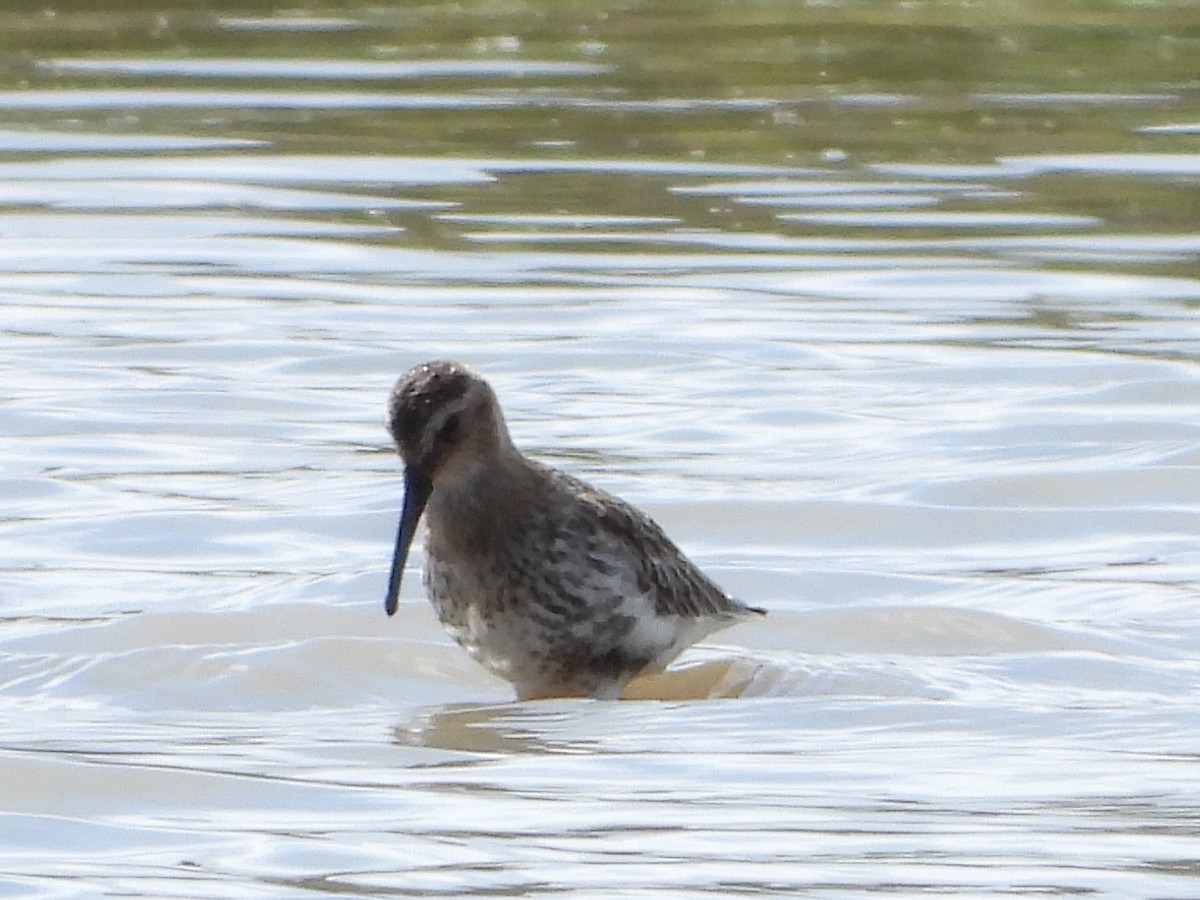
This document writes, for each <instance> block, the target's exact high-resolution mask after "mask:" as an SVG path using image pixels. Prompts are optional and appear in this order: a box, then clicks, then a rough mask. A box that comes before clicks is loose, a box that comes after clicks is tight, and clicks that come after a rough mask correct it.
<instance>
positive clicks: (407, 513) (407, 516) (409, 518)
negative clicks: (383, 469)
mask: <svg viewBox="0 0 1200 900" xmlns="http://www.w3.org/2000/svg"><path fill="white" fill-rule="evenodd" d="M432 490H433V483H432V482H431V481H430V480H429V479H428V478H427V477H426V476H425V475H424V474H423V473H422V472H420V471H418V470H417V469H416V468H414V467H413V466H409V467H408V468H406V469H405V470H404V504H403V505H402V506H401V508H400V530H399V531H398V532H397V533H396V549H395V550H394V551H393V553H392V574H391V575H389V576H388V591H387V598H386V599H385V600H384V601H383V608H384V609H386V610H387V614H388V615H389V616H393V615H395V614H396V605H397V604H398V603H399V602H400V581H401V579H402V578H403V577H404V562H405V560H407V559H408V548H409V547H411V546H412V542H413V537H414V536H415V535H416V533H417V523H418V522H419V521H421V513H422V512H424V511H425V504H426V502H428V500H429V492H430V491H432Z"/></svg>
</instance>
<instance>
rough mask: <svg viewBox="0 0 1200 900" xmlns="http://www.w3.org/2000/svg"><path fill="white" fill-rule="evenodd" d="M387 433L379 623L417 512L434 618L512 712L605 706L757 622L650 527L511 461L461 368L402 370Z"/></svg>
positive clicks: (542, 471)
mask: <svg viewBox="0 0 1200 900" xmlns="http://www.w3.org/2000/svg"><path fill="white" fill-rule="evenodd" d="M388 424H389V426H390V430H391V433H392V437H393V438H394V439H395V441H396V448H397V450H398V451H399V453H400V457H401V458H402V460H403V461H404V501H403V504H402V508H401V513H400V528H399V532H398V534H397V536H396V547H395V552H394V555H393V557H392V571H391V576H390V578H389V581H388V590H387V599H386V601H385V603H384V606H385V609H386V610H387V614H388V615H389V616H390V615H393V614H394V613H395V612H396V604H397V602H398V600H399V595H400V581H401V578H402V576H403V574H404V565H405V560H406V558H407V556H408V550H409V547H410V545H411V544H412V541H413V536H414V534H415V532H416V530H417V523H418V522H419V521H420V519H421V516H422V514H424V517H425V522H426V526H427V532H426V539H425V573H424V575H425V586H426V588H427V591H428V593H429V599H430V600H431V601H432V603H433V606H434V609H435V610H436V612H437V616H438V619H439V620H441V623H442V625H444V626H445V628H446V629H447V631H449V632H450V634H451V636H453V638H454V639H455V640H456V641H457V642H458V643H459V644H460V645H462V647H463V648H464V649H465V650H466V651H467V652H468V653H469V654H470V655H471V656H472V657H474V658H475V659H476V660H477V661H478V662H480V663H482V664H483V666H484V667H486V668H487V669H488V670H490V671H491V672H492V673H494V674H495V675H498V676H499V677H501V678H503V679H505V680H507V681H509V682H510V683H511V684H512V685H513V687H514V688H515V689H516V692H517V699H519V700H534V699H541V698H548V697H595V698H598V699H615V698H616V697H618V696H619V695H620V693H621V690H622V688H623V687H624V686H625V685H626V683H627V682H629V681H630V679H632V678H634V677H635V676H637V675H639V674H642V673H646V672H653V671H657V670H659V669H662V668H664V667H665V666H666V665H667V664H668V663H670V662H671V660H673V659H674V658H675V657H676V656H678V655H679V654H680V653H681V652H683V650H684V649H685V648H687V647H688V646H690V645H691V644H693V643H695V642H696V641H698V640H701V639H703V638H704V637H706V636H708V635H709V634H712V633H713V632H714V631H717V630H718V629H721V628H725V627H727V626H729V625H733V624H735V623H736V622H739V621H741V620H743V619H746V618H748V617H750V616H753V615H762V614H764V612H765V611H764V610H762V609H758V608H756V607H753V606H747V605H746V604H744V603H742V602H741V601H739V600H735V599H734V598H733V597H730V596H729V595H728V594H727V593H725V591H723V590H722V589H721V588H720V587H718V586H717V585H716V584H715V583H714V582H713V581H712V580H710V579H709V578H708V577H707V576H706V575H704V573H703V572H701V571H700V570H699V569H698V568H696V566H695V565H693V564H692V562H691V561H690V560H688V558H687V557H686V556H684V555H683V553H681V552H680V550H679V548H678V547H676V546H675V544H673V543H672V542H671V540H670V539H669V538H668V537H667V536H666V534H664V533H663V530H662V529H661V528H659V526H658V525H656V524H655V523H654V522H653V521H652V520H651V519H650V517H649V516H647V515H645V514H644V513H642V512H640V511H638V510H637V509H635V508H634V507H633V506H631V505H629V504H628V503H626V502H625V501H623V500H620V499H618V498H617V497H614V496H612V495H611V494H607V493H605V492H604V491H601V490H597V489H596V488H594V487H591V486H590V485H588V484H585V483H584V482H582V481H580V480H579V479H577V478H574V477H572V476H570V475H567V474H566V473H564V472H560V471H558V470H557V469H553V468H551V467H549V466H546V465H543V464H541V463H539V462H536V461H534V460H531V459H529V458H527V457H526V456H524V455H523V454H522V453H521V451H520V450H518V449H517V448H516V447H515V446H514V445H513V442H512V439H511V438H510V437H509V433H508V427H507V426H506V425H505V422H504V414H503V413H502V412H501V410H500V404H499V403H498V402H497V400H496V395H495V393H493V391H492V389H491V387H490V386H489V385H488V383H487V382H486V381H484V380H483V379H482V378H480V377H479V376H478V375H476V374H475V373H474V372H472V371H471V370H470V369H468V368H467V367H466V366H463V365H460V364H458V363H453V362H445V361H437V362H428V363H424V364H423V365H419V366H416V367H414V368H413V369H411V370H409V371H408V372H407V373H405V374H404V375H403V376H402V377H401V378H400V380H399V381H398V382H397V383H396V387H395V389H394V390H393V391H392V395H391V399H390V402H389V404H388Z"/></svg>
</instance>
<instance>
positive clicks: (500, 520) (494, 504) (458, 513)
mask: <svg viewBox="0 0 1200 900" xmlns="http://www.w3.org/2000/svg"><path fill="white" fill-rule="evenodd" d="M532 474H533V466H532V464H531V463H530V462H529V460H527V459H525V457H524V456H522V455H521V454H520V453H519V452H518V451H516V450H515V449H513V448H512V447H511V446H509V447H507V448H503V449H501V450H499V451H498V452H496V453H493V454H488V455H487V456H482V457H476V458H474V459H472V460H471V461H470V462H469V463H467V464H465V465H463V466H462V467H461V468H460V469H458V470H457V471H455V472H454V473H453V476H452V477H446V478H443V479H438V480H436V481H435V482H434V489H433V494H432V495H431V496H430V498H429V505H428V506H427V507H426V509H425V516H426V521H427V522H428V525H429V542H430V545H431V549H433V550H434V551H435V553H437V554H438V555H439V556H443V557H447V556H457V555H460V554H469V555H476V554H480V553H485V552H487V551H488V550H489V548H492V547H494V546H496V544H497V543H498V542H501V541H503V540H505V539H506V538H507V537H508V536H509V535H511V534H512V533H513V531H514V530H515V528H516V526H517V523H518V522H519V521H520V520H521V519H522V517H523V516H524V514H525V513H526V512H527V511H528V510H529V509H530V508H531V507H532V506H533V504H534V503H535V501H536V496H535V494H534V492H533V487H534V486H535V485H536V484H537V480H536V478H532V477H531V476H532Z"/></svg>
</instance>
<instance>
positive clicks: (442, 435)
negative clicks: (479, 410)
mask: <svg viewBox="0 0 1200 900" xmlns="http://www.w3.org/2000/svg"><path fill="white" fill-rule="evenodd" d="M461 433H462V417H461V416H460V415H459V414H458V413H451V414H450V415H448V416H446V421H444V422H442V424H441V425H440V426H438V430H437V442H438V443H439V444H453V443H454V442H455V441H457V440H458V439H459V437H461Z"/></svg>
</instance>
